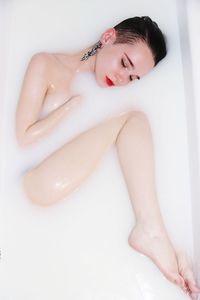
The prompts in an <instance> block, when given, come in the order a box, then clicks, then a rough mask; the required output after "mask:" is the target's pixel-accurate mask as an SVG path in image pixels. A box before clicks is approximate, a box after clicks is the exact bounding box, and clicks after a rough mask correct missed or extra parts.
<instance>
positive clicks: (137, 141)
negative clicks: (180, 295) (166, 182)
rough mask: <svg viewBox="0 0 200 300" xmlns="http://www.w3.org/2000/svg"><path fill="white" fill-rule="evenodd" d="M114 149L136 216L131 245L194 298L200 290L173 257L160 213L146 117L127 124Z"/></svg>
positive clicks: (187, 268) (180, 261)
mask: <svg viewBox="0 0 200 300" xmlns="http://www.w3.org/2000/svg"><path fill="white" fill-rule="evenodd" d="M116 146H117V151H118V156H119V161H120V165H121V169H122V172H123V174H124V178H125V181H126V184H127V188H128V192H129V195H130V199H131V202H132V205H133V208H134V212H135V217H136V224H135V227H134V228H133V230H132V231H131V233H130V235H129V244H130V246H131V247H133V248H134V249H136V250H137V251H139V252H141V253H143V254H145V255H147V256H148V257H150V258H151V259H152V260H153V261H154V262H155V263H156V265H157V266H158V267H159V268H160V270H161V271H162V272H163V273H164V275H165V276H166V277H167V278H168V279H169V280H170V281H172V282H174V283H177V284H178V285H180V286H181V287H182V288H183V290H188V291H189V292H190V294H192V293H193V296H194V294H195V293H197V292H200V290H199V289H198V288H197V286H196V284H195V280H194V276H193V272H192V271H191V268H190V266H189V264H188V262H187V261H186V260H184V259H183V257H182V256H181V255H180V254H179V255H178V257H176V253H175V251H174V248H173V246H172V244H171V242H170V240H169V238H168V235H167V231H166V229H165V226H164V224H163V220H162V216H161V213H160V209H159V204H158V199H157V194H156V184H155V170H154V169H155V163H154V153H153V139H152V134H151V129H150V125H149V122H148V119H147V117H146V116H145V114H143V113H138V114H137V116H135V118H130V119H129V120H128V122H126V124H125V126H123V128H122V130H121V132H120V134H119V135H118V137H117V140H116ZM177 258H178V259H177ZM184 281H185V282H184Z"/></svg>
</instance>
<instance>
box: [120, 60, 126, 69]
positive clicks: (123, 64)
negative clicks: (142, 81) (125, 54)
mask: <svg viewBox="0 0 200 300" xmlns="http://www.w3.org/2000/svg"><path fill="white" fill-rule="evenodd" d="M121 64H122V66H123V67H124V68H127V66H126V65H125V63H124V59H123V58H122V59H121Z"/></svg>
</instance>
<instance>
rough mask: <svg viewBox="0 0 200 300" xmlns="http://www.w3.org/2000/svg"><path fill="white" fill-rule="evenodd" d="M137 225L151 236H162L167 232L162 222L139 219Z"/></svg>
mask: <svg viewBox="0 0 200 300" xmlns="http://www.w3.org/2000/svg"><path fill="white" fill-rule="evenodd" d="M135 227H137V228H140V229H141V230H142V231H143V232H144V233H146V234H148V235H150V236H161V235H163V234H165V233H166V229H165V227H164V224H163V223H162V222H156V223H155V222H149V221H145V222H144V221H137V223H136V225H135Z"/></svg>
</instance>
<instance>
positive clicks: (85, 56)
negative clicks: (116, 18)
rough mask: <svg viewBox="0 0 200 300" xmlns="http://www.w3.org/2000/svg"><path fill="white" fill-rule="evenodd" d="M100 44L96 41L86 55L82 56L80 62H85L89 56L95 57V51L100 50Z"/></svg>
mask: <svg viewBox="0 0 200 300" xmlns="http://www.w3.org/2000/svg"><path fill="white" fill-rule="evenodd" d="M101 46H102V43H101V41H98V42H97V43H96V44H95V45H94V46H93V47H92V49H91V50H89V51H88V52H87V53H85V54H84V55H83V57H82V58H81V61H83V60H87V59H88V58H89V57H90V56H92V55H95V54H96V53H97V49H99V48H101Z"/></svg>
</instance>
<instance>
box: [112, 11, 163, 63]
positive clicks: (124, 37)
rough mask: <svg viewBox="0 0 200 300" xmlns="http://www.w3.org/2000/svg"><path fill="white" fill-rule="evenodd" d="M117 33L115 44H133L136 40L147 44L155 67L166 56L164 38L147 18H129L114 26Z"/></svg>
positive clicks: (155, 24)
mask: <svg viewBox="0 0 200 300" xmlns="http://www.w3.org/2000/svg"><path fill="white" fill-rule="evenodd" d="M114 28H115V30H116V32H117V38H116V41H115V44H118V43H119V44H122V43H124V44H125V43H127V44H133V43H134V42H136V41H138V40H142V41H144V42H146V43H147V45H148V46H149V48H150V50H151V51H152V54H153V57H154V62H155V65H157V63H158V62H159V61H160V60H161V59H162V58H164V57H165V56H166V54H167V49H166V42H165V37H164V35H163V33H162V31H161V30H160V28H159V27H158V25H157V23H156V22H154V21H152V20H151V18H149V17H146V16H145V17H134V18H129V19H126V20H124V21H122V22H121V23H119V24H117V25H116V26H114Z"/></svg>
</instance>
